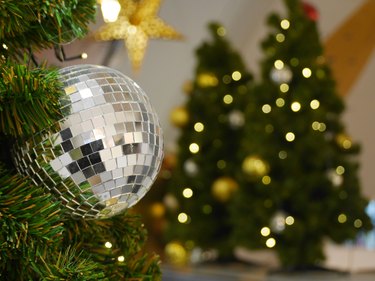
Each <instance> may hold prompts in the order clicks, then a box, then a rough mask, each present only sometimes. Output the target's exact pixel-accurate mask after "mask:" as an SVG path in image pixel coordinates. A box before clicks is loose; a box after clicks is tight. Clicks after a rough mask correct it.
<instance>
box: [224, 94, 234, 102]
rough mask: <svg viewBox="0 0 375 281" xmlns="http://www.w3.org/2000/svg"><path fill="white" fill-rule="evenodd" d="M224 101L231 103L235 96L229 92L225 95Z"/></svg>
mask: <svg viewBox="0 0 375 281" xmlns="http://www.w3.org/2000/svg"><path fill="white" fill-rule="evenodd" d="M223 101H224V103H225V104H231V103H232V102H233V96H232V95H229V94H227V95H225V96H224V97H223Z"/></svg>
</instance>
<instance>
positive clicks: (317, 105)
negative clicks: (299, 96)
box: [310, 100, 320, 110]
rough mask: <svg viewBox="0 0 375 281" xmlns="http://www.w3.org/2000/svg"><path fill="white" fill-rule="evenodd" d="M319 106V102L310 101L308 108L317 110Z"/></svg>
mask: <svg viewBox="0 0 375 281" xmlns="http://www.w3.org/2000/svg"><path fill="white" fill-rule="evenodd" d="M319 106H320V102H319V101H318V100H312V101H311V102H310V107H311V108H312V109H314V110H315V109H318V108H319Z"/></svg>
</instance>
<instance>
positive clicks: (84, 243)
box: [64, 213, 161, 281]
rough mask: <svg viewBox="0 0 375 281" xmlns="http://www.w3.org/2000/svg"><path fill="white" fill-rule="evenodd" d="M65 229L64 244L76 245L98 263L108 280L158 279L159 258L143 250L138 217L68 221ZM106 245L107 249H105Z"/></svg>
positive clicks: (144, 238)
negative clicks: (107, 243)
mask: <svg viewBox="0 0 375 281" xmlns="http://www.w3.org/2000/svg"><path fill="white" fill-rule="evenodd" d="M66 227H67V231H66V233H65V236H64V243H65V244H66V245H70V244H71V243H74V244H77V246H78V249H81V250H83V251H85V252H86V253H87V254H88V255H89V256H90V257H91V258H92V259H93V260H94V261H96V262H97V263H98V267H100V268H101V269H102V270H103V272H105V275H106V278H108V280H127V278H140V280H144V281H147V280H152V281H157V280H161V279H160V278H161V272H160V268H159V263H160V259H159V257H158V256H157V255H155V254H147V253H144V251H143V247H144V243H145V241H146V237H147V232H146V229H145V228H144V227H143V223H142V221H141V219H140V217H139V216H137V215H134V214H130V213H125V214H121V215H117V216H115V217H112V218H110V219H105V220H89V221H86V220H69V221H66ZM106 242H110V243H111V248H106V247H105V243H106ZM119 257H123V258H124V261H121V260H120V261H119V260H118V258H119Z"/></svg>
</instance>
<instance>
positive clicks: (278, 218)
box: [271, 211, 286, 233]
mask: <svg viewBox="0 0 375 281" xmlns="http://www.w3.org/2000/svg"><path fill="white" fill-rule="evenodd" d="M285 219H286V214H285V213H284V212H283V211H278V212H276V214H274V216H273V217H272V218H271V229H272V231H273V232H275V233H281V232H283V231H284V229H285Z"/></svg>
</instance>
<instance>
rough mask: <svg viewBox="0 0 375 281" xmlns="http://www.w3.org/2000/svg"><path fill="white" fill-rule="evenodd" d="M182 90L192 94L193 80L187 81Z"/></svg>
mask: <svg viewBox="0 0 375 281" xmlns="http://www.w3.org/2000/svg"><path fill="white" fill-rule="evenodd" d="M182 90H183V91H184V93H185V94H187V95H190V94H191V92H192V91H193V82H192V81H191V80H187V81H185V83H184V84H183V85H182Z"/></svg>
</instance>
